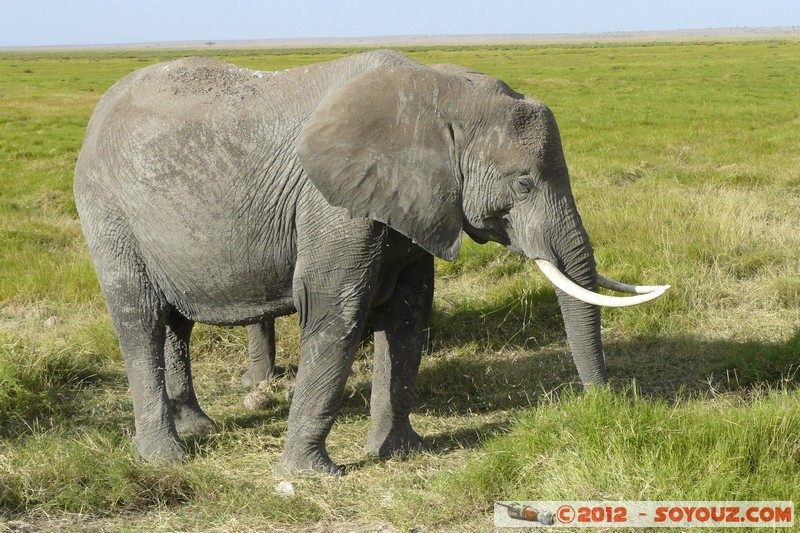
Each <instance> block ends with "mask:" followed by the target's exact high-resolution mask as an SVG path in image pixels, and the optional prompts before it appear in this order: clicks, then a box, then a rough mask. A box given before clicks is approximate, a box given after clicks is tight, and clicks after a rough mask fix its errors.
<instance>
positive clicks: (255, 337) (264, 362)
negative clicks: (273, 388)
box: [242, 317, 276, 385]
mask: <svg viewBox="0 0 800 533" xmlns="http://www.w3.org/2000/svg"><path fill="white" fill-rule="evenodd" d="M275 351H276V350H275V318H274V317H268V318H267V319H265V320H263V321H261V322H259V323H258V324H252V325H249V326H247V354H248V355H249V356H250V366H249V367H248V368H247V371H246V372H245V373H244V375H243V376H242V383H244V384H245V385H257V384H258V383H260V382H262V381H264V380H267V379H272V377H273V376H274V375H275Z"/></svg>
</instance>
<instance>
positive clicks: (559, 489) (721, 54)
mask: <svg viewBox="0 0 800 533" xmlns="http://www.w3.org/2000/svg"><path fill="white" fill-rule="evenodd" d="M356 51H359V50H355V49H296V50H284V49H255V50H234V49H231V50H224V49H213V48H206V49H198V50H164V49H160V50H136V51H133V50H128V51H125V50H117V51H110V52H102V51H81V52H75V51H71V52H70V51H59V52H36V51H26V52H22V51H19V52H0V530H3V529H5V530H9V531H38V530H48V531H50V530H64V531H72V530H86V531H92V530H98V531H99V530H103V531H116V530H120V531H151V530H168V531H171V530H183V531H186V530H188V531H197V530H200V531H250V530H274V529H283V530H297V529H301V530H302V529H307V530H310V531H328V530H334V531H336V530H340V531H352V530H355V531H371V530H377V529H382V530H384V531H389V530H394V529H397V530H414V531H441V530H446V531H486V530H490V529H491V528H492V518H491V516H492V514H491V513H492V507H493V502H494V501H495V500H562V499H566V500H780V501H785V500H792V501H794V502H795V503H796V504H800V387H798V385H800V375H798V373H799V372H800V143H799V142H798V139H799V138H800V96H798V94H799V93H798V90H799V89H800V61H799V59H800V41H798V40H772V41H770V40H762V41H754V42H748V41H720V42H712V41H702V42H674V43H670V42H651V43H647V42H639V43H615V44H613V45H610V44H609V45H603V44H569V45H567V44H559V45H537V46H521V45H520V46H480V47H477V46H476V47H469V46H461V47H443V46H441V47H432V48H426V47H413V48H406V49H402V50H401V51H403V52H405V53H407V54H408V55H410V56H411V57H413V58H415V59H417V60H419V61H421V62H423V63H443V62H446V63H456V64H461V65H465V66H468V67H470V68H472V69H474V70H478V71H482V72H485V73H488V74H491V75H494V76H497V77H499V78H501V79H503V80H505V81H506V82H508V83H509V85H511V87H513V88H514V89H516V90H517V91H520V92H524V93H526V94H529V95H531V96H534V97H536V98H537V99H539V100H541V101H543V102H545V103H546V104H548V105H549V106H550V107H551V108H552V109H553V111H554V113H555V116H556V119H557V120H558V122H559V126H560V129H561V134H562V137H563V142H564V151H565V153H566V157H567V162H568V164H569V166H570V171H571V176H572V184H573V190H574V192H575V196H576V200H577V204H578V207H579V209H580V211H581V214H582V217H583V220H584V223H585V226H586V228H587V230H588V232H589V235H590V237H591V239H592V243H593V245H594V248H595V251H596V256H597V262H598V264H599V269H600V271H601V272H603V273H604V274H606V275H607V276H609V277H613V278H615V279H621V280H623V281H627V282H640V283H650V284H653V283H658V284H661V283H670V284H672V286H673V287H672V289H670V290H669V291H668V292H667V294H666V295H665V296H663V297H662V298H659V299H657V300H655V301H653V302H650V303H647V304H645V305H642V306H639V307H634V308H625V309H605V310H604V311H603V321H604V329H603V339H604V343H605V349H606V359H607V364H608V368H609V374H610V376H611V379H612V383H611V384H610V386H609V387H607V388H605V389H602V390H598V391H594V392H592V393H584V392H582V391H581V387H580V385H579V383H578V381H577V374H576V371H575V369H574V366H573V363H572V361H571V358H570V355H569V350H568V348H567V345H566V339H565V334H564V331H563V325H562V323H561V318H560V315H559V309H558V304H557V301H556V297H555V293H554V290H553V288H552V287H551V286H550V284H549V283H548V282H547V280H545V279H544V277H543V276H541V275H540V274H539V273H538V270H537V269H536V268H535V266H534V265H532V264H531V263H529V262H527V261H526V260H525V259H524V258H522V257H520V256H517V255H514V254H513V253H510V252H508V251H506V250H505V249H504V248H503V247H501V246H499V245H493V244H488V245H482V246H481V245H477V244H475V243H472V242H467V243H466V244H465V246H464V249H463V250H462V252H461V255H460V257H459V258H458V259H457V260H456V261H454V262H452V263H445V262H438V263H437V267H436V269H437V280H436V282H437V288H436V300H435V309H434V314H433V318H432V321H431V324H430V330H429V348H428V350H427V352H426V355H425V357H424V359H423V363H422V368H421V371H420V376H419V381H418V395H417V402H416V408H415V411H414V414H413V415H412V419H413V422H414V424H415V426H416V428H417V430H418V431H419V432H420V433H421V434H422V435H423V436H425V437H426V438H427V440H428V442H429V443H430V444H431V451H430V452H429V453H425V454H417V455H412V456H410V457H398V458H394V459H390V460H386V461H377V460H369V459H367V458H366V457H365V455H364V454H363V452H362V449H361V446H362V444H363V442H364V440H365V438H366V434H367V430H368V424H369V417H368V411H369V408H368V398H369V388H370V378H371V372H370V366H371V356H370V346H369V344H365V345H364V346H363V348H362V350H361V351H360V353H359V355H358V356H357V357H356V361H355V364H354V367H353V373H352V376H351V378H350V380H349V382H348V385H347V389H346V394H345V402H344V407H343V411H342V413H341V416H340V418H339V420H338V422H337V423H336V425H335V426H334V429H333V432H332V434H331V436H330V438H329V440H328V442H329V448H330V452H331V456H332V457H333V458H334V459H335V460H336V461H338V462H340V463H345V464H346V465H347V474H346V475H345V476H343V477H341V478H329V477H306V478H300V479H296V480H294V492H295V495H293V496H287V495H281V494H278V492H276V489H275V487H276V484H277V482H278V480H277V479H276V478H275V476H274V474H273V467H274V465H275V463H276V462H277V459H278V456H279V453H280V450H281V445H282V440H283V436H284V432H285V428H286V417H287V413H288V408H289V396H290V392H291V384H292V381H293V374H294V372H295V370H296V365H297V361H298V353H299V331H298V327H297V324H296V318H295V317H286V318H283V319H281V320H280V321H279V323H278V326H277V328H278V337H279V341H278V365H279V366H280V367H282V369H283V373H282V375H280V376H279V377H278V379H276V380H275V381H274V382H272V383H270V384H269V385H267V386H262V387H261V391H260V396H261V402H260V405H259V406H258V408H257V409H255V410H251V409H248V408H246V407H245V406H244V404H243V399H244V397H245V396H246V394H248V392H249V389H248V388H247V387H245V386H243V385H241V384H240V378H241V375H242V373H243V372H244V370H245V368H246V365H247V356H246V335H245V331H244V329H243V328H227V329H226V328H217V327H210V326H198V327H197V329H196V330H195V335H194V338H193V340H192V342H193V344H192V350H193V365H194V373H195V384H196V388H197V391H198V395H199V397H200V402H201V404H202V405H203V406H204V407H205V408H206V410H207V412H208V413H209V414H210V415H211V416H212V418H214V419H215V420H216V421H217V422H218V423H219V424H220V431H219V432H218V433H216V434H214V435H212V436H210V437H208V438H206V439H203V440H199V441H195V442H191V443H189V446H190V450H191V457H190V459H189V460H188V461H187V462H185V463H183V464H179V465H163V464H154V463H144V462H142V461H141V460H140V459H139V458H138V457H137V455H136V453H135V451H134V449H133V447H132V444H131V433H132V431H133V415H132V407H131V402H130V397H129V394H128V390H127V384H126V380H125V375H124V370H123V364H122V359H121V355H120V351H119V347H118V345H117V341H116V338H115V336H114V333H113V330H112V327H111V322H110V319H109V316H108V314H107V311H106V308H105V303H104V301H103V298H102V296H101V294H100V291H99V288H98V285H97V281H96V278H95V274H94V270H93V268H92V266H91V263H90V260H89V256H88V253H87V248H86V245H85V242H84V239H83V236H82V234H81V230H80V225H79V222H78V219H77V214H76V210H75V203H74V200H73V197H72V192H71V191H72V172H73V168H74V165H75V160H76V157H77V155H78V151H79V149H80V146H81V142H82V136H83V132H84V129H85V126H86V124H87V122H88V120H89V116H90V114H91V111H92V109H93V107H94V105H95V104H96V102H97V100H98V99H99V97H100V95H101V94H102V93H103V91H104V90H105V89H107V88H108V87H109V86H110V85H111V84H112V83H113V82H114V81H116V80H117V79H119V78H121V77H122V76H124V75H125V74H127V73H129V72H130V71H132V70H134V69H136V68H138V67H141V66H145V65H148V64H152V63H155V62H158V61H162V60H167V59H172V58H175V57H179V56H185V55H201V54H202V55H209V56H215V57H219V58H222V59H226V60H229V61H232V62H234V63H237V64H239V65H242V66H246V67H251V68H256V69H262V70H279V69H285V68H289V67H294V66H299V65H303V64H307V63H312V62H317V61H324V60H329V59H334V58H337V57H341V56H343V55H346V54H350V53H354V52H356Z"/></svg>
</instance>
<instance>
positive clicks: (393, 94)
mask: <svg viewBox="0 0 800 533" xmlns="http://www.w3.org/2000/svg"><path fill="white" fill-rule="evenodd" d="M439 79H440V76H437V75H436V74H435V73H433V72H432V71H431V70H430V69H427V68H425V67H423V66H421V65H393V66H383V67H379V68H376V69H373V70H370V71H367V72H365V73H363V74H360V75H359V76H357V77H355V78H353V79H351V80H350V81H348V82H347V83H345V84H344V85H343V86H342V87H341V88H339V89H337V90H335V91H334V92H332V93H330V94H329V95H327V96H326V97H325V98H324V99H323V100H322V101H321V102H320V104H319V106H318V107H317V108H316V110H315V111H314V112H313V113H312V114H311V116H310V117H309V120H308V122H307V123H306V124H305V126H304V127H303V129H302V131H301V132H300V134H299V136H298V139H297V144H296V149H297V154H298V156H299V158H300V163H301V164H302V166H303V169H304V170H305V172H306V173H307V174H308V177H309V179H310V180H311V182H312V183H313V184H314V186H315V187H316V188H317V189H318V190H319V191H320V192H321V193H322V195H323V196H324V197H325V199H326V200H327V201H328V202H329V203H330V204H331V205H334V206H339V207H344V208H346V209H347V210H348V211H349V213H350V215H351V216H353V217H365V218H370V219H372V220H377V221H379V222H383V223H384V224H386V225H388V226H389V227H391V228H393V229H395V230H396V231H398V232H400V233H402V234H404V235H405V236H407V237H409V238H411V239H412V240H413V241H414V242H415V243H417V244H418V245H419V246H421V247H422V248H423V249H425V250H426V251H428V252H430V253H431V254H433V255H436V256H437V257H440V258H442V259H446V260H448V261H452V260H453V259H455V258H456V256H457V255H458V252H459V250H460V248H461V226H462V208H461V174H460V172H459V165H458V161H457V158H456V149H455V134H454V129H453V127H452V125H451V124H449V123H447V122H446V121H445V119H444V118H442V113H441V111H440V104H441V102H440V101H439V89H440V87H439V85H440V83H439V81H438V80H439ZM444 92H445V89H444V88H442V93H444Z"/></svg>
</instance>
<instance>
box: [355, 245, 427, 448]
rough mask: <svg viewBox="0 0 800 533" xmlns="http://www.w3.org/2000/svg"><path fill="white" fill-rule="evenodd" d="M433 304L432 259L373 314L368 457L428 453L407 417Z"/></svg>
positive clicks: (414, 269) (404, 278)
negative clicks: (373, 343)
mask: <svg viewBox="0 0 800 533" xmlns="http://www.w3.org/2000/svg"><path fill="white" fill-rule="evenodd" d="M432 303H433V256H430V255H428V256H426V257H425V258H424V259H423V260H421V261H419V262H418V263H416V264H414V265H412V266H411V267H409V268H407V269H406V270H404V271H403V272H402V273H401V274H400V276H399V277H398V279H397V283H396V285H395V290H394V292H393V293H392V296H391V297H390V299H389V300H388V301H387V302H386V303H385V304H383V305H382V306H380V307H378V308H376V309H375V311H374V317H373V326H374V329H375V355H374V363H373V369H372V397H371V400H370V414H371V420H372V427H371V430H370V433H369V437H368V438H367V443H366V445H365V446H364V449H365V451H366V452H367V453H368V454H369V455H374V456H379V457H387V456H390V455H392V454H395V453H398V452H409V451H427V449H428V446H427V444H425V441H423V440H422V437H420V436H419V435H418V434H417V432H416V431H414V428H412V427H411V421H410V419H409V414H410V412H411V407H412V405H413V403H414V394H415V390H416V379H417V373H418V371H419V364H420V359H421V356H422V351H423V349H424V346H425V338H426V335H425V327H426V325H427V323H428V318H429V317H430V311H431V306H432Z"/></svg>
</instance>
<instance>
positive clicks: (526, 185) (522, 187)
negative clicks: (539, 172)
mask: <svg viewBox="0 0 800 533" xmlns="http://www.w3.org/2000/svg"><path fill="white" fill-rule="evenodd" d="M533 189H534V186H533V180H532V179H531V178H530V177H528V176H520V177H518V178H514V179H513V180H512V181H511V190H512V191H513V192H514V194H515V195H517V196H527V195H528V194H530V193H531V191H533Z"/></svg>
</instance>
